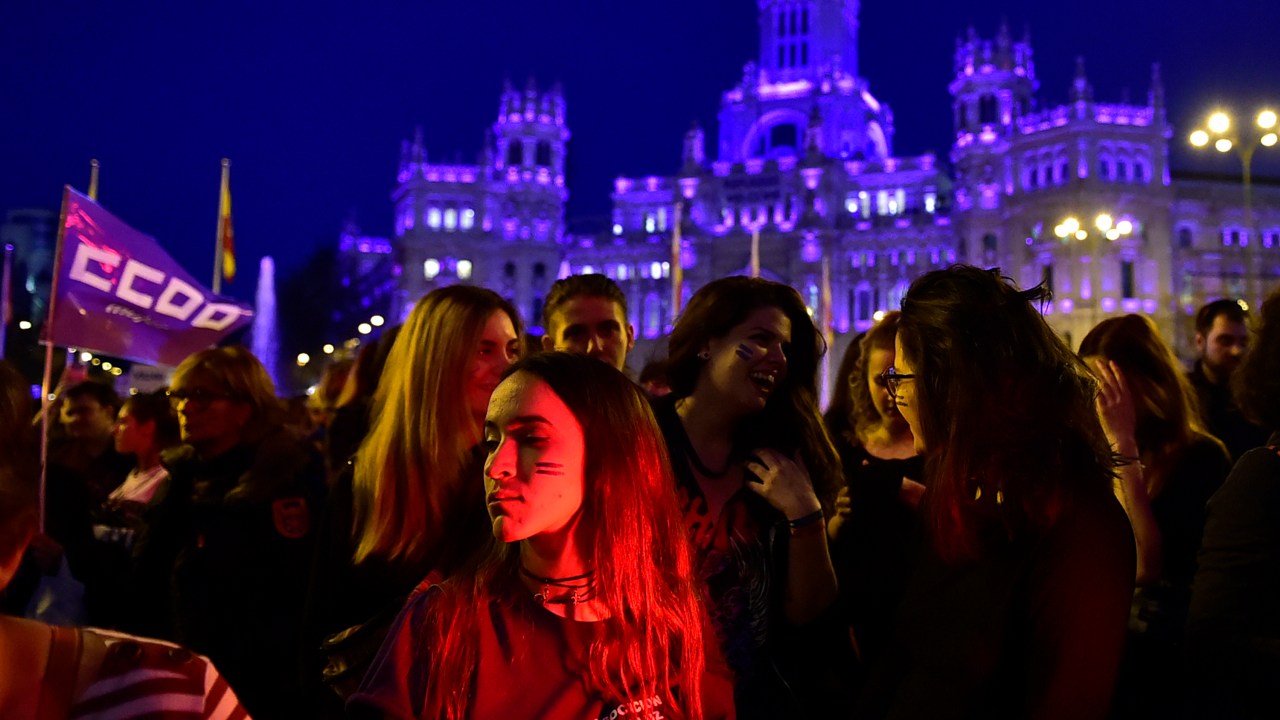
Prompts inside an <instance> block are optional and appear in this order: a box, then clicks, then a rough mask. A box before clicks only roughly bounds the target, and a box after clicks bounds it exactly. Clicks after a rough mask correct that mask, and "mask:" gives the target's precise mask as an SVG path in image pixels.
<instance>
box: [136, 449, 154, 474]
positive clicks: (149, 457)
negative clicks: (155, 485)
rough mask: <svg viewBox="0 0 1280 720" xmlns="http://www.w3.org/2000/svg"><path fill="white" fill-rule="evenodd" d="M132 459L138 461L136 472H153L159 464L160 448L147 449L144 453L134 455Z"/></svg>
mask: <svg viewBox="0 0 1280 720" xmlns="http://www.w3.org/2000/svg"><path fill="white" fill-rule="evenodd" d="M134 457H136V458H137V459H138V470H139V471H140V472H147V471H149V470H154V469H155V468H156V466H157V465H159V464H160V448H158V447H152V448H148V449H147V450H146V451H145V452H139V453H135V454H134Z"/></svg>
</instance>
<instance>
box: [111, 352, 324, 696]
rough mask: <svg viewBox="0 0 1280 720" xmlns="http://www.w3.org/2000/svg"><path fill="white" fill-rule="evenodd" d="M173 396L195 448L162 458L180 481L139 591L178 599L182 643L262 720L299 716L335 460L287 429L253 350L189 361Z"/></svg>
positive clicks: (148, 538)
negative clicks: (322, 521) (308, 605)
mask: <svg viewBox="0 0 1280 720" xmlns="http://www.w3.org/2000/svg"><path fill="white" fill-rule="evenodd" d="M169 398H170V399H171V400H172V401H173V404H174V409H175V410H176V411H177V414H178V424H179V428H180V431H181V435H182V442H183V443H184V444H183V445H181V446H179V447H178V448H175V449H174V450H173V451H172V452H169V453H165V454H164V455H163V456H162V458H163V462H164V464H165V467H167V468H168V469H169V476H170V480H169V487H168V489H167V490H166V491H165V492H164V497H163V499H162V500H160V501H159V503H158V504H157V505H156V506H155V507H154V508H152V510H151V511H150V512H149V513H148V516H147V520H148V526H147V530H146V531H145V533H144V534H143V536H142V538H141V540H140V541H139V548H138V551H137V557H138V558H139V562H140V567H141V572H142V576H143V581H144V583H145V584H144V585H143V586H142V587H140V589H139V594H140V595H144V594H146V595H150V596H152V597H153V598H155V599H157V600H158V601H160V602H163V599H167V598H170V597H171V598H172V608H173V630H174V636H173V637H172V639H174V640H177V641H179V642H181V643H182V644H184V645H186V646H188V647H190V648H191V649H193V650H195V651H197V652H199V653H202V654H204V655H208V656H209V658H210V659H211V660H213V662H214V663H215V664H216V665H217V666H218V668H219V669H220V670H221V671H222V674H223V675H224V676H225V677H226V679H227V681H228V682H229V683H230V684H231V686H232V687H233V688H234V689H235V691H236V694H237V695H239V696H240V698H241V700H242V701H243V703H244V705H245V707H246V708H247V709H248V710H249V712H250V713H251V714H252V715H253V716H254V717H262V718H272V717H288V716H289V714H290V712H291V709H292V708H294V707H296V705H295V703H296V701H297V691H296V686H297V682H296V676H297V672H296V668H297V662H298V657H297V648H298V647H299V631H300V629H301V628H300V622H299V618H300V617H301V609H302V605H303V601H304V597H305V593H306V587H307V573H308V570H309V568H310V563H311V556H312V547H313V538H314V532H313V529H312V524H313V523H314V519H315V511H316V506H317V496H318V495H319V494H320V489H321V488H322V487H323V485H324V463H323V462H322V460H321V458H320V455H319V453H317V452H316V451H315V450H314V449H313V448H312V447H310V445H309V444H308V443H307V442H306V441H305V439H302V438H298V437H295V436H294V435H292V434H291V433H290V432H288V431H287V430H286V429H285V428H284V427H283V426H282V425H281V423H280V414H281V409H280V406H279V404H278V401H277V400H276V396H275V388H274V386H273V384H272V382H271V378H270V376H269V375H267V371H266V369H265V368H263V366H262V363H260V362H258V359H257V358H255V357H254V356H253V354H252V353H250V352H249V351H248V350H246V349H244V348H242V347H223V348H215V349H212V350H204V351H202V352H198V353H196V354H194V355H192V356H190V357H188V358H187V359H186V360H183V361H182V364H181V365H179V366H178V368H177V370H176V371H174V375H173V384H172V386H171V387H170V389H169ZM169 588H172V593H171V594H170V592H168V590H169ZM157 610H158V609H157Z"/></svg>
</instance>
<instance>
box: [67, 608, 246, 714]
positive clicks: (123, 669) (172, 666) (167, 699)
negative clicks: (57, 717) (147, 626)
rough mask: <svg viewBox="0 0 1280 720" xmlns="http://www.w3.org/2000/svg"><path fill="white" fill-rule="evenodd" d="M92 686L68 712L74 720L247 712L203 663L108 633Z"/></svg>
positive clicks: (102, 634) (168, 647) (157, 644)
mask: <svg viewBox="0 0 1280 720" xmlns="http://www.w3.org/2000/svg"><path fill="white" fill-rule="evenodd" d="M84 632H85V633H92V634H94V635H96V636H98V637H99V638H101V639H102V640H103V641H104V642H106V644H107V652H106V657H105V658H104V660H103V662H102V667H101V668H100V669H99V671H98V675H97V677H96V678H94V680H93V682H92V684H90V686H89V687H88V688H87V689H86V690H85V691H84V693H83V694H81V696H80V697H79V698H77V699H76V702H75V704H74V705H73V706H72V708H71V714H70V717H71V718H73V719H75V720H118V719H119V718H145V719H148V720H160V719H162V718H163V719H164V720H170V719H172V720H179V719H186V718H190V719H191V720H196V719H197V718H199V719H208V720H246V719H247V718H248V717H249V714H248V713H247V712H245V709H244V708H243V707H241V705H240V701H239V700H237V699H236V695H235V693H234V692H232V690H231V686H229V685H227V681H226V680H224V679H223V678H222V676H221V675H219V674H218V671H217V670H216V669H214V667H213V664H212V663H210V662H209V661H208V659H206V658H204V657H202V656H200V655H196V654H195V653H193V652H191V651H190V650H187V649H185V648H182V647H179V646H177V645H173V644H170V643H166V642H162V641H159V640H148V639H143V638H138V637H133V636H132V635H124V634H122V633H116V632H111V631H108V630H99V629H97V628H94V629H86V630H84Z"/></svg>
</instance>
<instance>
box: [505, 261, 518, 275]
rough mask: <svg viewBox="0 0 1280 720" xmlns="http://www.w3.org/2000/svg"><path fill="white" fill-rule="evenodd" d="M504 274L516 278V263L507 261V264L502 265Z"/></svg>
mask: <svg viewBox="0 0 1280 720" xmlns="http://www.w3.org/2000/svg"><path fill="white" fill-rule="evenodd" d="M502 275H503V277H507V278H514V277H515V276H516V264H515V263H513V262H511V261H507V264H505V265H503V266H502Z"/></svg>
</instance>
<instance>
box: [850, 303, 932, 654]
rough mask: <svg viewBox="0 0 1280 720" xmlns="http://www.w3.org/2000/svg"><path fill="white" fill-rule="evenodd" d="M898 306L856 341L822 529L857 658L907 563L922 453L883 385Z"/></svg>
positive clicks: (881, 632)
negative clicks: (836, 482)
mask: <svg viewBox="0 0 1280 720" xmlns="http://www.w3.org/2000/svg"><path fill="white" fill-rule="evenodd" d="M900 317H901V313H900V312H898V311H896V310H894V311H890V312H888V313H885V316H884V318H883V319H881V320H880V321H879V322H877V323H876V324H875V325H873V326H872V327H871V329H870V330H868V331H867V332H866V334H865V335H864V336H863V338H862V340H861V342H859V343H858V345H857V346H856V351H857V352H856V356H857V362H856V363H854V364H853V367H852V369H851V373H850V375H849V380H848V383H847V386H848V393H849V413H848V417H847V419H846V426H847V428H848V429H847V430H845V431H844V432H843V433H841V434H840V435H839V436H837V437H836V439H835V441H836V450H837V451H838V452H839V453H840V459H841V462H842V464H843V466H844V478H845V483H846V487H845V488H844V489H842V490H841V491H840V494H839V496H837V498H836V514H835V516H834V517H833V518H832V520H831V525H830V526H829V527H828V528H827V533H828V535H829V536H830V539H831V554H832V558H833V560H834V561H835V568H836V575H837V577H838V579H839V581H840V596H841V605H842V609H843V611H844V612H845V613H846V615H847V620H848V621H849V624H850V625H851V626H852V628H853V630H854V635H855V636H856V637H857V639H858V654H859V656H860V657H861V659H862V660H863V662H866V663H870V662H873V661H874V659H875V658H876V657H878V656H879V655H880V653H881V652H882V650H883V648H884V645H885V643H886V642H887V641H888V633H889V630H890V628H891V627H892V623H891V621H892V619H893V611H894V608H895V607H896V606H897V602H898V600H899V599H900V598H901V595H902V590H903V588H904V587H905V585H906V579H907V576H908V574H909V572H910V569H911V563H910V555H909V548H910V546H911V540H912V538H913V537H914V530H915V525H916V522H915V516H916V506H917V505H919V503H920V497H921V495H922V494H923V493H924V485H923V484H922V483H923V480H924V458H923V457H922V456H921V455H919V454H918V453H916V448H915V439H914V438H913V437H912V436H911V427H910V426H908V425H907V421H906V420H904V419H903V417H902V413H900V412H898V406H897V405H896V404H894V401H893V396H892V395H890V394H889V390H888V388H887V387H886V386H887V384H888V383H887V381H886V379H885V372H886V371H887V370H888V369H889V368H890V367H892V365H893V341H894V338H895V337H896V336H897V334H898V320H899V318H900Z"/></svg>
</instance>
